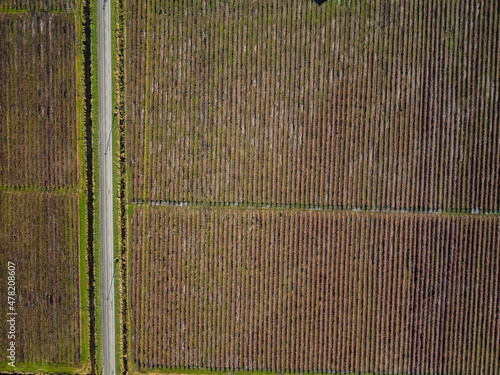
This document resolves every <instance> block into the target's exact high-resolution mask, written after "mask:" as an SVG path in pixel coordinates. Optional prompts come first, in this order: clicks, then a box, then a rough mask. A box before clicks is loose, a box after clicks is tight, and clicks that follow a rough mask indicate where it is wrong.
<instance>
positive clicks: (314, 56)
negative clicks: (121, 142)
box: [126, 0, 500, 211]
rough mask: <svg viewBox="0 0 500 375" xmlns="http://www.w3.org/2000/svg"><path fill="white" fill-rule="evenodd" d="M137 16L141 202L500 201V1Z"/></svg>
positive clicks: (134, 159) (186, 9)
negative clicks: (499, 116) (499, 52)
mask: <svg viewBox="0 0 500 375" xmlns="http://www.w3.org/2000/svg"><path fill="white" fill-rule="evenodd" d="M128 9H129V10H130V11H129V13H128V14H129V16H128V24H127V27H128V34H129V47H130V48H129V49H127V51H128V55H127V64H128V66H129V78H128V81H129V84H128V86H127V87H128V92H127V95H128V102H129V109H128V117H127V134H126V138H127V162H128V163H129V164H128V168H129V170H130V172H131V181H130V189H129V191H130V198H131V200H132V201H142V200H145V201H167V202H193V203H196V202H210V203H211V204H215V205H219V204H224V203H227V202H231V203H240V204H248V205H252V206H255V205H275V206H284V205H293V206H301V207H307V206H310V205H311V206H317V207H324V208H327V207H336V208H342V207H356V208H366V209H372V208H377V209H383V208H389V209H407V210H412V211H422V210H440V209H443V210H445V209H446V210H452V211H461V210H467V211H471V210H477V209H479V210H481V211H498V210H499V208H500V207H499V202H500V196H499V191H500V179H499V178H500V156H499V155H500V148H499V140H500V126H499V124H500V119H499V118H498V113H500V107H499V94H500V93H499V91H498V87H499V78H500V72H499V66H500V61H499V54H498V50H499V42H500V39H499V38H498V35H500V30H499V25H500V20H499V15H500V9H499V3H498V2H495V1H483V2H474V1H470V0H459V1H440V2H433V1H415V2H410V1H395V2H391V3H386V2H381V1H380V2H379V1H375V2H369V3H365V2H361V3H359V2H349V3H347V2H345V1H340V2H339V1H328V2H326V3H325V4H323V5H322V6H321V7H318V6H317V5H316V4H315V3H314V2H313V1H276V0H275V1H267V0H266V1H264V0H259V1H234V2H226V1H193V2H178V1H173V0H149V1H136V0H129V1H128Z"/></svg>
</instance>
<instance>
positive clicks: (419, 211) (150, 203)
mask: <svg viewBox="0 0 500 375" xmlns="http://www.w3.org/2000/svg"><path fill="white" fill-rule="evenodd" d="M129 205H132V206H151V207H154V206H167V207H193V208H234V209H267V210H291V211H293V210H297V211H326V212H339V213H340V212H361V213H386V214H429V215H454V216H456V215H474V216H495V215H500V211H481V210H479V209H477V208H473V209H468V210H461V211H453V210H449V209H437V210H423V209H401V210H396V209H391V208H378V207H373V208H361V207H325V206H316V205H293V204H265V203H264V204H259V205H250V204H247V203H246V202H177V201H147V202H144V201H142V200H134V201H132V202H130V203H129Z"/></svg>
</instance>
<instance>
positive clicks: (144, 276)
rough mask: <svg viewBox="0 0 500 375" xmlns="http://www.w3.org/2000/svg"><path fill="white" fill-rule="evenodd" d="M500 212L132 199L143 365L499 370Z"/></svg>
mask: <svg viewBox="0 0 500 375" xmlns="http://www.w3.org/2000/svg"><path fill="white" fill-rule="evenodd" d="M499 234H500V220H499V217H498V216H476V215H457V216H454V215H438V214H432V215H431V214H381V213H378V214H375V213H348V212H344V213H339V212H337V213H335V212H323V211H313V210H309V211H299V210H283V211H281V210H269V209H259V210H255V209H222V208H220V209H219V208H215V209H197V208H191V207H182V208H179V207H152V208H144V207H137V209H136V210H135V212H134V213H133V214H132V215H131V217H130V261H131V263H130V264H131V266H130V275H131V276H130V298H131V299H130V301H131V322H132V327H131V331H130V332H131V335H132V346H131V350H132V354H133V358H134V361H135V363H136V365H137V366H138V367H139V368H149V369H151V368H167V369H179V368H205V369H224V370H229V371H232V370H268V371H269V370H272V371H278V372H280V373H282V372H288V371H297V372H305V371H319V372H332V371H354V372H363V371H374V372H384V373H419V374H420V373H488V374H500V362H499V358H500V351H499V350H500V349H499V348H500V326H499V325H498V322H499V319H500V311H499V309H498V306H499V292H500V291H499V285H500V275H499V272H500V254H499V253H498V243H499V241H500V238H499Z"/></svg>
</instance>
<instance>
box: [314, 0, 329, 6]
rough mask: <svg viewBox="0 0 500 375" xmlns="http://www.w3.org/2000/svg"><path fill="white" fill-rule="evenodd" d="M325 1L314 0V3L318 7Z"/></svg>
mask: <svg viewBox="0 0 500 375" xmlns="http://www.w3.org/2000/svg"><path fill="white" fill-rule="evenodd" d="M326 1H327V0H314V2H315V3H316V4H318V5H321V4H323V3H326Z"/></svg>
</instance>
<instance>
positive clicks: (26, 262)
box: [0, 191, 82, 371]
mask: <svg viewBox="0 0 500 375" xmlns="http://www.w3.org/2000/svg"><path fill="white" fill-rule="evenodd" d="M79 236H80V232H79V210H78V195H77V194H67V193H66V194H59V193H26V192H5V191H0V238H1V241H0V280H2V281H3V280H7V262H13V263H15V265H16V297H15V298H16V303H15V309H16V312H17V316H16V320H17V324H16V329H17V332H16V356H17V358H16V364H17V366H20V365H22V364H23V363H32V364H39V365H43V364H55V363H57V364H66V365H77V364H79V363H80V361H81V359H82V347H81V335H82V333H81V329H82V324H81V316H80V307H81V306H80V242H79V241H80V239H79ZM2 287H3V288H4V290H6V289H7V287H6V283H5V284H4V285H2ZM4 297H5V298H4ZM0 308H1V310H2V311H3V312H7V311H8V309H7V308H8V305H7V298H6V295H4V294H3V291H2V298H1V300H0ZM8 329H9V327H8V324H7V321H6V319H1V322H0V345H1V346H2V347H3V348H8V347H9V345H8V342H9V340H8V339H7V332H8ZM6 356H7V352H6V350H2V351H0V363H6V362H8V361H7V358H6ZM10 371H12V370H10Z"/></svg>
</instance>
